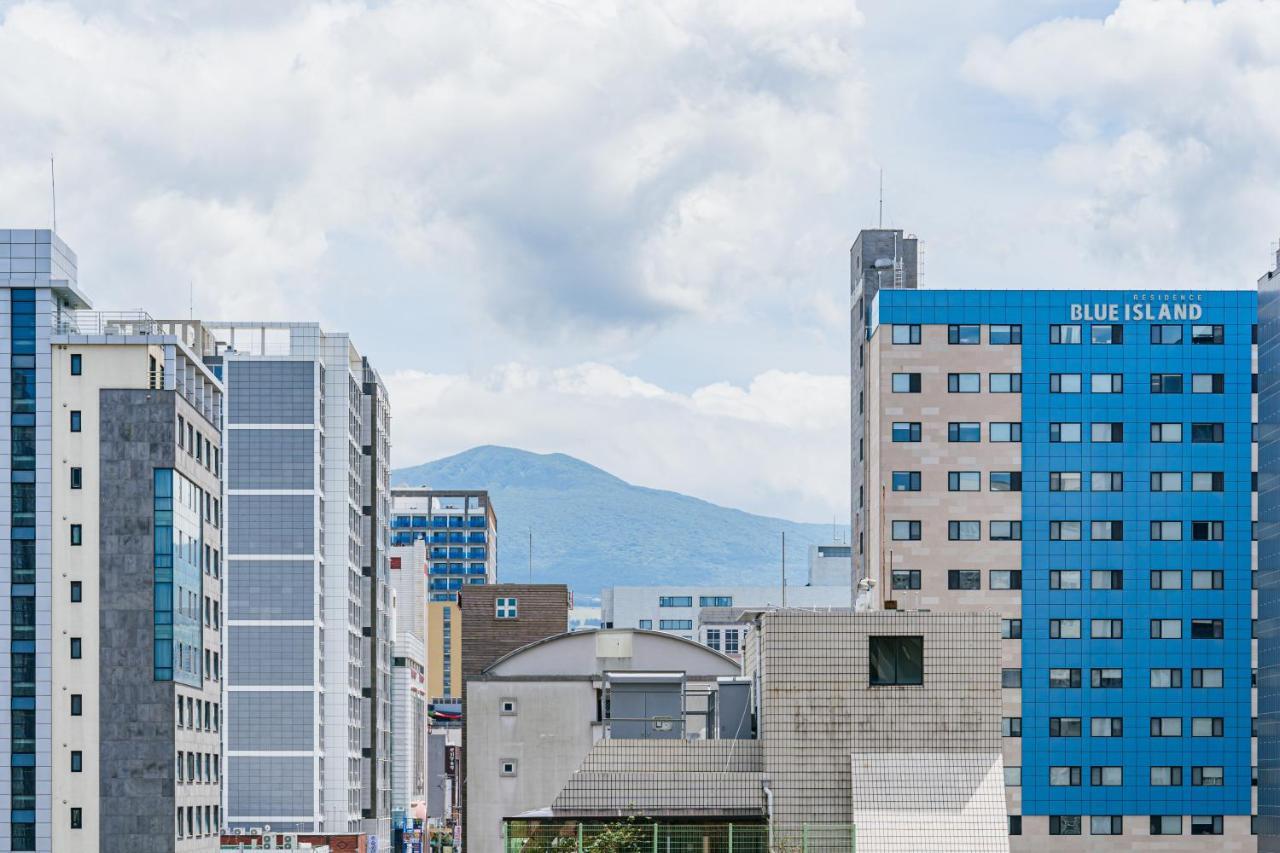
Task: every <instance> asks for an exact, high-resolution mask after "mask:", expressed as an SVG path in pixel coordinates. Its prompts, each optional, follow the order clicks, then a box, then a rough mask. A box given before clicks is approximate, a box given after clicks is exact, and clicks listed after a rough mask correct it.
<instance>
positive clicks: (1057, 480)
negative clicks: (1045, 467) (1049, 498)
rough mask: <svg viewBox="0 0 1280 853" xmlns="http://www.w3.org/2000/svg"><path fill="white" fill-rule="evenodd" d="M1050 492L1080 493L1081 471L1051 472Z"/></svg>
mask: <svg viewBox="0 0 1280 853" xmlns="http://www.w3.org/2000/svg"><path fill="white" fill-rule="evenodd" d="M1049 491H1051V492H1078V491H1080V472H1079V471H1050V472H1049Z"/></svg>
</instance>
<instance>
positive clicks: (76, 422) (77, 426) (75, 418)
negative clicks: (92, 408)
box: [71, 409, 80, 432]
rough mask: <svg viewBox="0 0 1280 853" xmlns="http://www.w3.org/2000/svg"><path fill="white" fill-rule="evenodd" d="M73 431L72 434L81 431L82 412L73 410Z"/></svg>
mask: <svg viewBox="0 0 1280 853" xmlns="http://www.w3.org/2000/svg"><path fill="white" fill-rule="evenodd" d="M71 431H72V432H79V431H80V410H79V409H72V410H71Z"/></svg>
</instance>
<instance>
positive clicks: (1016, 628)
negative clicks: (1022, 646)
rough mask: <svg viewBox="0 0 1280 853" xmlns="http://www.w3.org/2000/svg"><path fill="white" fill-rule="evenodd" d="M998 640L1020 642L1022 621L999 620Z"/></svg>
mask: <svg viewBox="0 0 1280 853" xmlns="http://www.w3.org/2000/svg"><path fill="white" fill-rule="evenodd" d="M1000 639H1002V640H1021V639H1022V620H1021V619H1001V620H1000Z"/></svg>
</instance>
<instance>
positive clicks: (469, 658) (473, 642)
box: [458, 583, 569, 696]
mask: <svg viewBox="0 0 1280 853" xmlns="http://www.w3.org/2000/svg"><path fill="white" fill-rule="evenodd" d="M499 598H515V599H516V602H517V606H516V618H515V619H499V618H497V616H496V611H495V608H494V604H495V602H496V600H497V599H499ZM458 605H459V607H460V609H461V611H462V684H463V690H462V691H458V693H459V695H463V696H465V695H466V693H465V689H466V683H467V681H468V680H469V679H470V678H472V677H474V676H476V675H478V674H479V673H480V672H481V671H482V670H483V669H484V668H485V667H487V666H489V665H490V664H492V663H493V662H494V661H496V660H497V659H498V658H500V657H502V656H503V655H505V654H507V653H508V652H513V651H515V650H516V649H518V648H520V647H521V646H527V645H529V644H530V643H533V642H536V641H538V640H542V639H545V638H547V637H553V636H555V635H556V634H563V633H564V632H565V631H567V630H569V588H568V587H567V586H565V585H564V584H514V583H513V584H492V585H486V586H475V587H467V588H466V589H464V590H462V592H461V593H459V595H458Z"/></svg>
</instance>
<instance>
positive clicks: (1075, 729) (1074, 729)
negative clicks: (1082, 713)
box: [1049, 717, 1082, 737]
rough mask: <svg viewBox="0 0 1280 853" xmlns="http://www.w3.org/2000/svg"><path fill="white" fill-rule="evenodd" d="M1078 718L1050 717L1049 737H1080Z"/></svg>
mask: <svg viewBox="0 0 1280 853" xmlns="http://www.w3.org/2000/svg"><path fill="white" fill-rule="evenodd" d="M1081 731H1082V730H1081V727H1080V718H1079V717H1050V718H1049V737H1080V732H1081Z"/></svg>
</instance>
